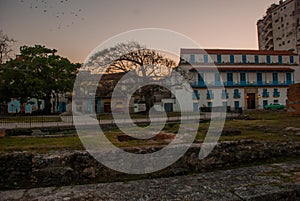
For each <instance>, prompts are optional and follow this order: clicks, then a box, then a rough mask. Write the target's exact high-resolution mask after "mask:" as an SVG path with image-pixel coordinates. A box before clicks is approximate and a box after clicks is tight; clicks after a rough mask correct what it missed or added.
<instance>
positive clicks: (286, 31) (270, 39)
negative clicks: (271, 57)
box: [257, 0, 300, 54]
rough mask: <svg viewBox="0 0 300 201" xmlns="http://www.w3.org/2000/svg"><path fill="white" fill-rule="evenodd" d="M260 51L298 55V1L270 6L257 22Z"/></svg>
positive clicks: (289, 0)
mask: <svg viewBox="0 0 300 201" xmlns="http://www.w3.org/2000/svg"><path fill="white" fill-rule="evenodd" d="M257 31H258V41H259V49H260V50H290V51H293V52H296V53H298V54H300V0H286V1H283V0H280V1H279V4H275V3H274V4H272V5H271V6H270V7H269V8H268V9H267V11H266V14H265V16H264V17H263V18H262V19H260V20H258V22H257Z"/></svg>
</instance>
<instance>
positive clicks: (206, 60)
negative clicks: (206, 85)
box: [203, 54, 208, 64]
mask: <svg viewBox="0 0 300 201" xmlns="http://www.w3.org/2000/svg"><path fill="white" fill-rule="evenodd" d="M203 57H204V63H205V64H207V63H208V55H206V54H205V55H204V56H203Z"/></svg>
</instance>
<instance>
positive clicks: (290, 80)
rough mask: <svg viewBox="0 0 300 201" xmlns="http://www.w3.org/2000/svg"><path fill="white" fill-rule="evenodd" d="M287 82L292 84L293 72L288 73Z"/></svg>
mask: <svg viewBox="0 0 300 201" xmlns="http://www.w3.org/2000/svg"><path fill="white" fill-rule="evenodd" d="M286 82H287V84H292V73H286Z"/></svg>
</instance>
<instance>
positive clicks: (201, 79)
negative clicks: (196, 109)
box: [198, 73, 204, 85]
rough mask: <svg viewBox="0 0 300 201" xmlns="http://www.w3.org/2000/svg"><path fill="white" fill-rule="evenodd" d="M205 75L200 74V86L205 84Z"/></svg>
mask: <svg viewBox="0 0 300 201" xmlns="http://www.w3.org/2000/svg"><path fill="white" fill-rule="evenodd" d="M203 76H204V75H203V73H198V82H199V84H200V85H203V84H204V77H203Z"/></svg>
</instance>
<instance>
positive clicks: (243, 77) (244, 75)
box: [240, 73, 246, 85]
mask: <svg viewBox="0 0 300 201" xmlns="http://www.w3.org/2000/svg"><path fill="white" fill-rule="evenodd" d="M240 82H241V83H240V84H241V85H244V84H246V73H241V74H240Z"/></svg>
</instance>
